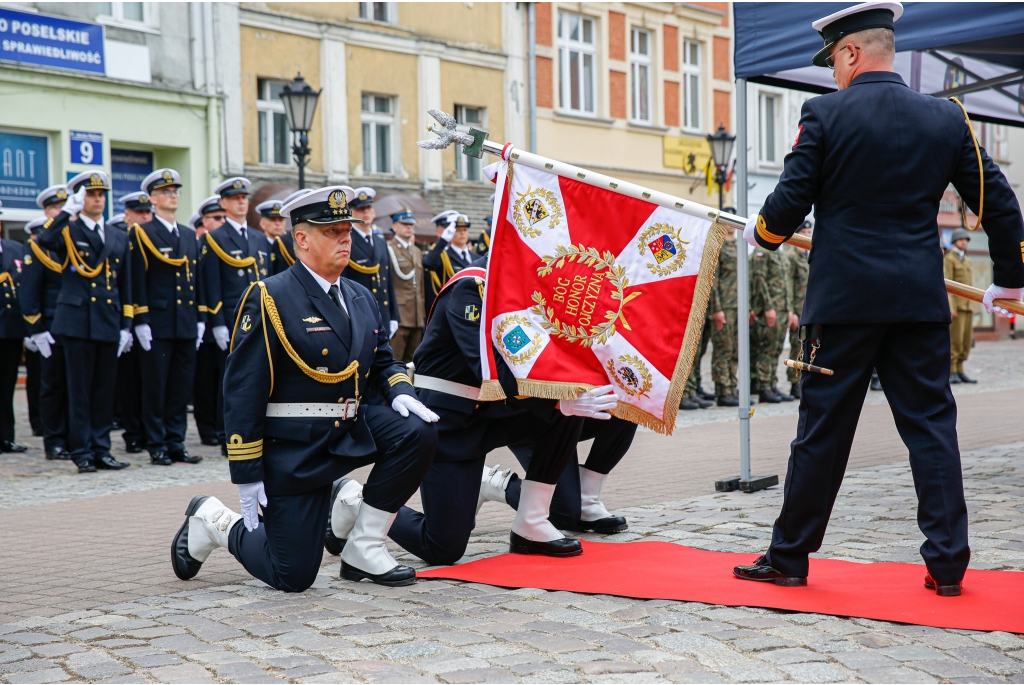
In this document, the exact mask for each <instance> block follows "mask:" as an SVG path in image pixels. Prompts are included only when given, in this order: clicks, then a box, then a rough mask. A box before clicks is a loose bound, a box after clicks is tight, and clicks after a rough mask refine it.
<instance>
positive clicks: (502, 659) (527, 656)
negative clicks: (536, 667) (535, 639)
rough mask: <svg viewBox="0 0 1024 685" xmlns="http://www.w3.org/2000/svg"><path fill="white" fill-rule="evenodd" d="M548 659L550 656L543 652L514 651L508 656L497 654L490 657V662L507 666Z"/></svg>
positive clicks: (535, 662) (547, 660) (542, 661)
mask: <svg viewBox="0 0 1024 685" xmlns="http://www.w3.org/2000/svg"><path fill="white" fill-rule="evenodd" d="M550 661H551V657H549V656H547V655H544V654H537V653H536V652H516V653H515V654H509V655H508V656H499V657H494V658H491V659H490V662H491V663H492V664H497V665H498V666H509V667H512V666H518V665H519V664H539V663H544V662H550Z"/></svg>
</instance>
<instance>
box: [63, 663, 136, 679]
mask: <svg viewBox="0 0 1024 685" xmlns="http://www.w3.org/2000/svg"><path fill="white" fill-rule="evenodd" d="M73 670H74V671H75V673H77V674H78V675H80V676H82V677H83V678H88V679H89V680H98V679H100V678H110V677H111V676H118V675H126V674H128V673H131V672H132V671H131V669H130V668H128V667H127V666H125V665H123V664H121V663H119V662H117V661H113V660H112V661H110V662H109V663H104V664H97V665H95V666H79V667H76V668H74V669H73Z"/></svg>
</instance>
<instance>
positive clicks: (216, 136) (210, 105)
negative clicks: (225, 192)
mask: <svg viewBox="0 0 1024 685" xmlns="http://www.w3.org/2000/svg"><path fill="white" fill-rule="evenodd" d="M202 13H203V67H204V71H205V76H206V79H205V80H206V95H207V100H206V166H207V169H208V170H209V171H208V174H207V175H208V176H209V178H208V180H207V188H206V192H207V193H210V192H213V188H214V187H216V185H217V182H218V181H220V175H221V174H220V167H221V164H220V149H221V145H220V121H219V116H218V115H219V113H220V112H219V109H218V104H219V102H218V100H219V98H218V97H217V84H216V80H217V76H216V69H215V65H214V55H213V51H214V42H213V4H212V3H209V2H204V3H202Z"/></svg>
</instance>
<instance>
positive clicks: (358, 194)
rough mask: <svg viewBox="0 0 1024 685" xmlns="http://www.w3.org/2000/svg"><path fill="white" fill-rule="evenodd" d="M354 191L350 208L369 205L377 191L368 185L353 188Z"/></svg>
mask: <svg viewBox="0 0 1024 685" xmlns="http://www.w3.org/2000/svg"><path fill="white" fill-rule="evenodd" d="M352 192H353V193H355V195H354V197H353V198H352V209H359V208H360V207H369V206H370V205H372V204H373V199H374V198H375V197H377V191H376V190H374V189H373V188H370V187H368V186H362V187H361V188H355V189H354V190H353V191H352Z"/></svg>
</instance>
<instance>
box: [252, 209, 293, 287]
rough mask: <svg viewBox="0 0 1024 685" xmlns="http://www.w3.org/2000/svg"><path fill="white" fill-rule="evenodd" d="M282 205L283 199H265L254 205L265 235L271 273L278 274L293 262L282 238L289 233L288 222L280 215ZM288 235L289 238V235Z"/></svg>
mask: <svg viewBox="0 0 1024 685" xmlns="http://www.w3.org/2000/svg"><path fill="white" fill-rule="evenodd" d="M283 206H284V201H283V200H267V201H266V202H261V203H259V204H258V205H256V212H257V213H258V214H259V215H260V230H261V231H263V235H265V236H266V237H267V244H268V249H269V250H270V272H271V273H272V274H279V273H281V272H282V271H284V270H285V269H287V268H288V267H290V266H291V265H292V264H294V263H295V259H294V257H292V251H291V250H290V249H288V247H287V246H286V245H285V243H284V240H283V239H284V237H285V235H286V234H287V233H289V231H288V228H287V223H288V222H287V220H286V219H285V218H284V217H283V216H281V207H283ZM288 237H289V238H291V235H289V236H288ZM289 242H290V241H289Z"/></svg>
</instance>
